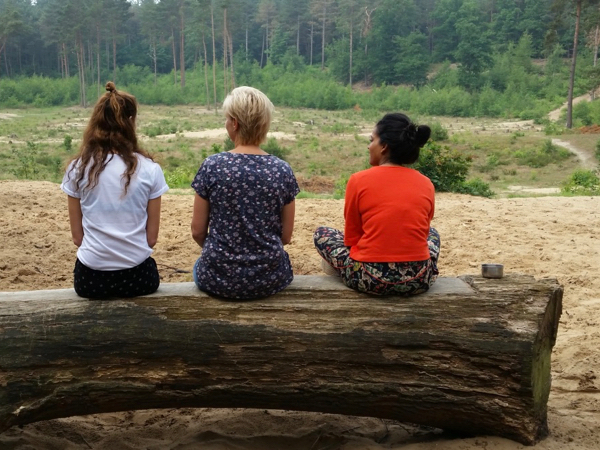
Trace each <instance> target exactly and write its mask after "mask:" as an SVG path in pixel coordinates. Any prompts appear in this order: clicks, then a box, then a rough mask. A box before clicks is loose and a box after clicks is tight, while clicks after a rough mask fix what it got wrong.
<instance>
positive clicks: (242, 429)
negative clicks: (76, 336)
mask: <svg viewBox="0 0 600 450" xmlns="http://www.w3.org/2000/svg"><path fill="white" fill-rule="evenodd" d="M297 205H298V207H297V220H296V230H295V234H294V242H293V243H292V244H291V245H290V246H289V247H288V250H289V253H290V257H291V259H292V263H293V264H294V267H295V270H296V272H297V273H318V263H319V258H318V256H317V255H316V252H315V251H314V250H313V248H312V243H311V235H312V232H313V230H314V229H315V228H316V226H318V225H320V224H330V225H334V226H339V227H341V226H342V225H343V218H342V207H343V202H342V201H338V200H306V199H301V200H298V202H297ZM191 206H192V197H191V196H189V195H166V196H165V197H164V199H163V214H162V224H161V226H162V228H161V235H160V239H159V243H158V246H157V251H156V253H155V258H156V259H157V261H158V262H159V264H160V268H161V275H162V277H163V280H164V281H189V280H191V275H190V274H189V273H181V272H179V271H177V269H180V270H182V271H186V270H187V271H189V269H190V268H191V266H192V264H193V261H194V260H195V258H196V257H197V254H198V250H197V248H196V246H195V244H194V243H193V242H192V240H191V238H190V235H189V222H190V215H191ZM0 208H1V209H0V210H1V211H2V214H1V215H0V238H1V240H0V242H2V246H1V247H0V290H2V291H7V290H27V289H42V288H44V289H46V288H58V287H70V286H71V276H72V275H71V271H72V265H73V261H74V259H75V247H74V246H73V245H72V243H71V241H70V237H69V228H68V221H67V212H66V198H65V196H64V195H63V194H62V193H61V192H60V190H59V188H58V186H57V185H55V184H52V183H48V182H6V181H4V182H0ZM434 226H436V227H437V228H438V230H439V231H440V234H441V236H442V254H441V259H440V268H441V272H442V275H444V276H454V275H459V274H470V273H477V272H478V270H479V265H480V264H481V263H483V262H499V263H503V264H504V265H505V271H506V272H521V273H527V274H531V275H534V276H536V277H556V278H558V280H559V281H560V282H561V283H562V284H563V285H564V286H565V295H564V312H563V316H562V319H561V321H560V328H559V333H558V340H557V343H556V347H555V350H554V353H553V361H552V374H553V384H552V391H551V394H550V400H549V426H550V433H551V434H550V436H549V437H548V438H547V439H545V440H544V441H542V442H541V443H539V444H538V445H537V446H536V447H535V449H536V450H595V449H597V448H598V436H600V379H599V378H598V377H599V376H600V353H599V352H598V348H600V277H598V267H600V242H599V238H598V236H597V231H598V230H599V229H600V197H594V198H592V197H576V198H563V197H540V198H518V199H491V200H490V199H483V198H476V197H468V196H462V195H456V194H440V195H438V196H437V209H436V217H435V219H434ZM90 448H94V449H110V450H129V449H131V450H141V449H152V450H159V449H160V450H162V449H175V448H176V449H198V448H201V449H203V450H205V449H208V450H217V449H218V450H225V449H228V450H229V449H249V450H276V449H277V450H278V449H282V448H285V449H287V450H296V449H297V450H308V449H313V450H314V449H321V450H324V449H330V450H333V449H341V450H376V449H377V450H378V449H403V450H425V449H427V450H430V449H433V448H436V449H437V448H439V449H447V450H479V449H488V450H492V449H494V450H517V449H523V448H524V447H523V446H522V445H520V444H517V443H515V442H513V441H509V440H506V439H500V438H497V437H485V436H484V437H475V438H457V437H456V436H451V435H446V434H444V433H441V434H440V433H439V432H433V431H431V430H428V429H425V428H413V427H410V426H407V425H405V424H400V423H396V422H392V421H382V420H379V419H370V418H356V417H346V416H338V415H327V414H317V413H300V412H290V411H269V412H265V411H262V410H259V411H258V410H246V409H182V410H159V411H156V410H154V411H137V412H126V413H118V414H101V415H94V416H87V417H77V418H69V419H59V420H51V421H46V422H40V423H37V424H31V425H28V426H25V427H24V428H22V429H20V428H13V429H10V430H8V431H7V432H5V433H3V434H2V435H0V449H3V450H4V449H7V450H9V449H10V450H13V449H14V450H31V449H35V450H43V449H60V450H71V449H90Z"/></svg>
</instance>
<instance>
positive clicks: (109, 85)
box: [106, 81, 117, 92]
mask: <svg viewBox="0 0 600 450" xmlns="http://www.w3.org/2000/svg"><path fill="white" fill-rule="evenodd" d="M106 90H107V91H108V92H115V91H116V90H117V87H116V86H115V83H113V82H112V81H109V82H108V83H106Z"/></svg>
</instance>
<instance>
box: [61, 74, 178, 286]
mask: <svg viewBox="0 0 600 450" xmlns="http://www.w3.org/2000/svg"><path fill="white" fill-rule="evenodd" d="M106 91H107V92H106V93H105V94H104V95H103V96H102V97H100V99H99V100H98V102H97V103H96V105H95V106H94V111H93V112H92V117H91V118H90V121H89V123H88V125H87V128H86V130H85V133H84V135H83V141H82V143H81V147H80V150H79V154H78V155H77V156H76V157H75V158H74V159H73V161H71V163H70V164H69V167H68V169H67V171H66V173H65V176H64V178H63V182H62V184H61V189H62V190H63V191H64V192H65V193H66V194H67V195H68V207H69V221H70V225H71V235H72V237H73V242H74V243H75V245H76V246H77V247H78V250H77V260H76V262H75V270H74V287H75V292H77V294H78V295H79V296H81V297H87V298H110V297H135V296H137V295H145V294H150V293H152V292H154V291H156V290H157V289H158V286H159V284H160V279H159V275H158V269H157V267H156V262H155V261H154V259H153V258H152V257H151V256H150V255H151V254H152V251H153V250H152V248H153V247H154V245H155V244H156V241H157V239H158V229H159V222H160V202H161V195H162V194H164V193H165V192H166V191H167V190H168V189H169V187H168V186H167V184H166V182H165V177H164V175H163V172H162V169H161V168H160V166H159V165H158V164H156V163H155V162H154V161H153V160H152V157H151V156H150V155H149V154H148V153H147V152H146V151H145V150H143V149H142V148H140V147H139V145H138V142H137V137H136V133H135V118H136V116H137V101H136V99H135V97H133V96H132V95H129V94H127V93H125V92H119V91H117V89H116V87H115V85H114V83H113V82H108V83H107V84H106Z"/></svg>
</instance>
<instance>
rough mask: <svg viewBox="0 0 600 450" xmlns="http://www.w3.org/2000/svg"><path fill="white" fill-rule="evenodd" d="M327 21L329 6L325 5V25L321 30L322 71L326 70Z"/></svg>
mask: <svg viewBox="0 0 600 450" xmlns="http://www.w3.org/2000/svg"><path fill="white" fill-rule="evenodd" d="M326 19H327V6H326V4H323V25H322V29H321V70H323V69H325V21H326Z"/></svg>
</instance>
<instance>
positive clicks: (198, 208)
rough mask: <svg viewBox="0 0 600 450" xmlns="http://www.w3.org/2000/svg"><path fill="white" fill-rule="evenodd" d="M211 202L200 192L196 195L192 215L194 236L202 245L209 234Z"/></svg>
mask: <svg viewBox="0 0 600 450" xmlns="http://www.w3.org/2000/svg"><path fill="white" fill-rule="evenodd" d="M209 214H210V203H209V202H208V200H205V199H203V198H202V197H200V196H199V195H198V194H196V196H195V197H194V214H193V216H192V237H193V238H194V241H196V243H197V244H198V245H199V246H200V247H202V246H203V245H204V241H205V240H206V235H207V234H208V216H209Z"/></svg>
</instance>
